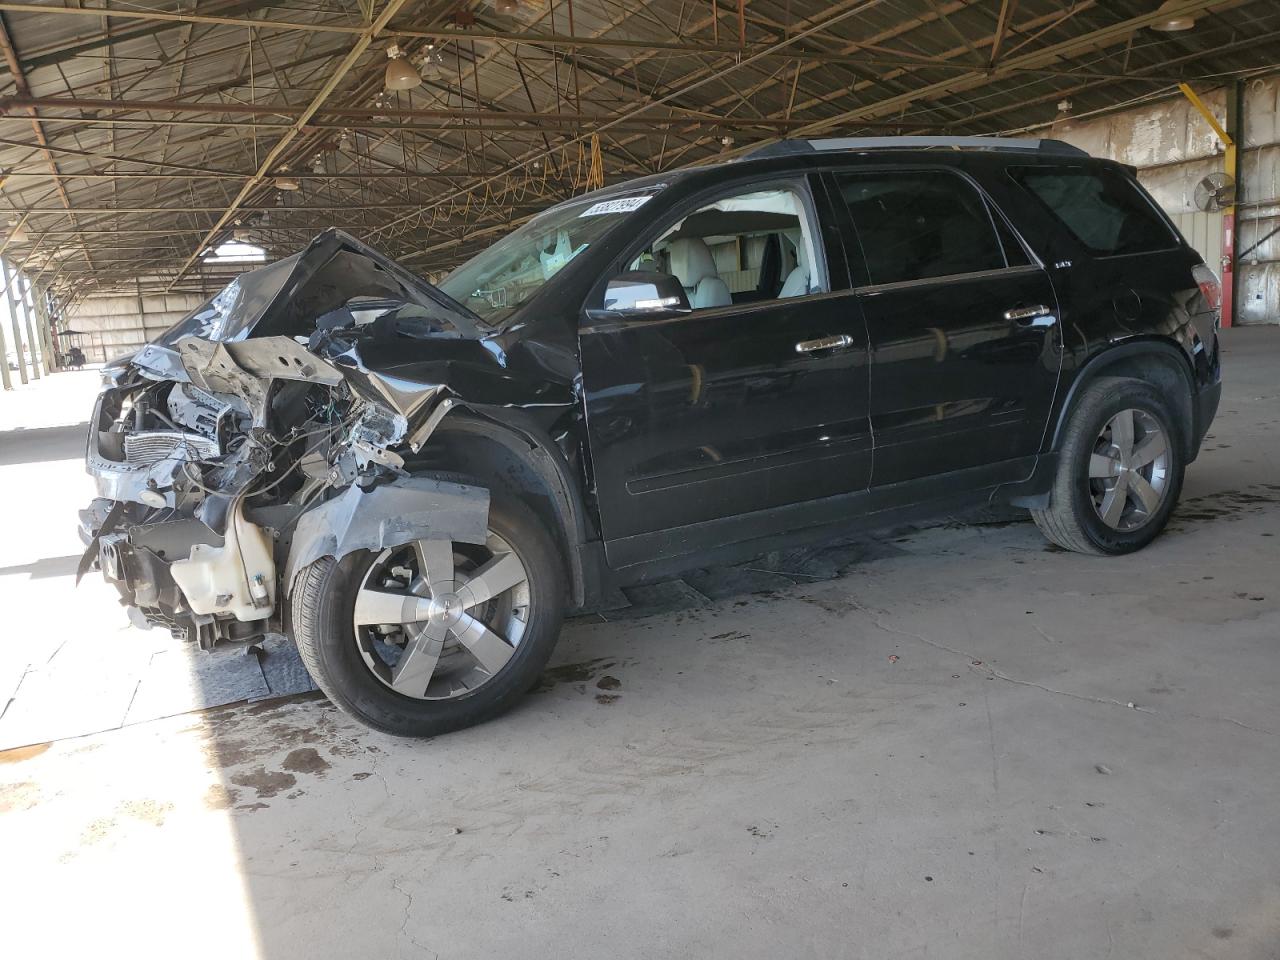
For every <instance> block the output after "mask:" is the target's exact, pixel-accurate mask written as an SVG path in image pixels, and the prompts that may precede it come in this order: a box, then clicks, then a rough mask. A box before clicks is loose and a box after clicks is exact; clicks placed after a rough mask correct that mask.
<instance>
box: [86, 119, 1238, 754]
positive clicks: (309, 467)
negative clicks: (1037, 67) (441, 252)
mask: <svg viewBox="0 0 1280 960" xmlns="http://www.w3.org/2000/svg"><path fill="white" fill-rule="evenodd" d="M1218 300H1219V287H1218V281H1217V278H1216V277H1215V276H1214V274H1213V272H1212V271H1211V270H1210V269H1208V268H1207V267H1206V266H1205V265H1204V264H1203V263H1202V262H1201V259H1200V257H1199V256H1198V255H1197V254H1196V253H1195V252H1194V251H1193V250H1192V249H1191V248H1190V247H1188V246H1187V244H1186V242H1185V241H1184V240H1183V239H1182V238H1181V237H1180V236H1179V234H1178V231H1177V230H1176V229H1175V228H1174V226H1173V225H1172V224H1171V223H1170V221H1169V220H1168V218H1167V217H1165V216H1164V215H1163V214H1162V213H1161V211H1160V210H1159V209H1158V208H1157V207H1156V205H1155V204H1154V203H1153V202H1152V200H1151V198H1150V197H1149V196H1148V195H1147V194H1146V193H1145V192H1144V191H1143V190H1142V188H1141V187H1140V186H1139V185H1138V184H1137V182H1136V181H1135V179H1134V176H1133V171H1132V170H1130V169H1128V168H1126V167H1123V166H1120V165H1118V164H1115V163H1110V162H1106V161H1101V160H1095V159H1092V158H1090V157H1088V156H1087V155H1086V154H1084V153H1082V152H1081V151H1078V150H1076V149H1074V148H1072V147H1069V146H1067V145H1066V144H1062V143H1056V142H1053V141H1046V140H1040V141H1034V140H1032V141H1026V140H995V139H982V138H970V139H958V140H957V139H944V140H937V139H929V138H899V139H893V140H827V141H790V142H784V143H781V144H777V145H774V146H771V147H767V148H764V149H762V150H759V151H757V152H756V153H754V154H751V155H749V156H747V157H745V158H743V159H741V160H737V161H734V162H730V163H721V164H716V165H712V166H703V167H695V168H691V169H686V170H679V171H672V172H670V173H665V174H661V175H659V176H655V177H649V178H646V179H643V180H635V181H632V182H629V183H626V184H622V185H619V186H616V187H611V188H609V189H607V190H601V191H598V192H596V193H592V194H589V195H587V196H583V197H579V198H576V199H573V200H570V201H567V202H565V203H562V204H560V205H559V206H556V207H553V208H551V209H549V210H547V211H546V212H545V213H542V214H540V215H539V216H537V217H534V218H533V219H531V220H529V221H528V222H527V223H525V224H524V225H523V226H521V227H520V228H519V229H517V230H515V231H514V232H512V233H511V234H509V235H508V236H506V237H505V238H504V239H502V240H500V241H498V242H497V243H495V244H494V245H493V246H492V247H490V248H489V249H487V250H485V251H484V252H483V253H481V254H479V255H478V256H476V257H475V258H473V259H472V260H470V261H469V262H467V263H465V264H464V265H462V266H461V267H459V268H458V269H456V270H454V271H453V272H452V273H450V274H449V275H448V276H447V277H446V278H445V279H444V280H443V281H441V282H440V284H439V286H433V285H431V284H429V283H427V282H426V281H424V280H422V279H421V278H420V277H418V276H416V275H415V274H413V273H411V272H409V271H407V270H405V269H404V268H403V267H402V266H400V265H399V264H397V263H394V262H392V261H390V260H388V259H386V258H385V257H383V256H381V255H380V254H378V253H377V252H375V251H373V250H371V249H370V248H368V247H366V246H364V245H363V244H361V243H359V242H358V241H356V240H354V239H352V238H351V237H349V236H346V235H345V234H342V233H339V232H336V231H330V232H328V233H325V234H322V235H321V236H320V237H318V238H317V239H316V240H315V241H313V242H312V244H311V245H310V246H309V247H308V248H307V249H306V250H304V251H303V252H302V253H299V254H295V255H294V256H292V257H288V258H286V259H284V260H281V261H278V262H276V263H274V264H271V265H269V266H265V267H262V268H261V269H258V270H255V271H253V272H250V273H247V274H244V275H243V276H242V277H240V278H239V279H238V280H236V281H235V282H233V283H232V284H231V285H229V286H228V287H227V288H226V289H224V290H223V291H222V292H221V293H219V294H218V295H217V296H216V297H214V298H213V299H212V300H210V301H209V302H208V303H207V304H205V305H204V306H202V307H201V308H200V309H198V310H196V311H195V312H194V313H192V314H191V315H190V316H189V317H187V318H186V319H184V320H183V321H181V322H180V323H179V324H177V325H176V326H175V327H174V328H173V329H171V330H170V331H168V332H167V333H166V334H164V335H163V336H162V337H160V338H159V339H158V340H157V341H156V342H154V343H152V344H149V345H147V346H146V347H144V348H143V349H142V350H140V351H139V352H138V353H136V354H134V355H133V356H131V357H128V358H124V359H122V360H120V361H117V362H115V363H113V364H111V365H109V366H108V368H107V370H106V380H107V384H106V388H105V390H104V391H103V393H102V394H101V396H100V398H99V400H98V404H97V407H96V409H95V411H94V415H93V421H92V424H91V428H90V436H89V449H88V464H89V469H90V472H91V473H92V474H93V475H94V476H95V479H96V481H97V484H98V490H99V495H100V499H98V500H96V501H94V503H93V504H92V505H91V506H90V507H89V508H88V509H87V510H85V511H83V512H82V515H81V518H82V528H83V534H84V536H85V538H86V540H87V541H89V544H90V545H89V549H88V550H87V551H86V554H85V558H84V561H83V564H82V568H83V569H88V568H90V567H92V566H95V565H97V566H100V568H101V569H102V571H103V572H104V574H105V575H106V577H107V578H108V579H109V580H111V581H112V582H113V583H115V584H116V585H117V586H118V587H119V589H120V592H121V595H122V597H123V602H124V603H125V604H126V605H127V606H128V607H129V608H130V615H131V616H132V617H133V618H134V619H135V621H136V622H138V623H140V624H142V623H147V624H153V625H154V624H159V625H162V626H164V627H166V628H168V629H170V630H172V631H174V633H175V635H179V636H183V637H186V638H187V639H190V640H193V641H198V642H200V643H201V644H202V645H204V646H210V645H212V644H213V643H215V642H218V641H220V640H245V639H251V638H254V637H256V636H259V635H261V634H262V633H263V632H265V631H268V630H282V631H285V632H287V633H290V634H291V635H292V636H293V637H294V638H295V639H296V641H297V644H298V647H299V649H300V651H301V653H302V656H303V658H304V660H305V662H306V664H307V666H308V668H309V669H310V670H311V673H312V675H313V677H314V678H315V680H316V682H317V683H318V684H319V686H320V687H321V688H322V689H323V690H324V691H325V692H326V693H327V694H328V695H329V696H330V698H331V699H332V700H333V701H334V702H335V703H337V704H338V705H340V706H341V707H342V708H344V709H345V710H347V711H349V712H351V713H352V714H354V715H355V716H356V717H358V718H360V719H361V720H363V721H364V722H366V723H368V724H370V725H371V726H374V727H377V728H379V729H381V730H385V731H388V732H391V733H396V734H403V735H413V736H425V735H431V734H435V733H439V732H442V731H445V730H448V729H453V728H456V727H459V726H464V725H467V724H470V723H474V722H476V721H478V720H481V719H483V718H485V717H488V716H491V715H493V714H494V713H496V712H497V711H499V710H501V709H502V708H504V707H505V706H507V705H509V704H510V703H511V702H512V700H513V699H514V698H516V697H518V696H519V695H520V694H521V693H522V692H523V691H525V690H527V689H528V688H529V686H530V685H531V684H532V683H533V682H534V680H535V679H536V677H537V675H538V673H539V671H540V670H541V669H542V667H543V665H544V664H545V663H546V661H547V658H548V656H549V655H550V653H551V650H552V647H553V645H554V643H555V640H556V636H557V634H558V632H559V629H560V624H561V620H562V618H563V616H564V614H565V612H566V609H576V610H585V609H592V608H600V607H601V606H603V605H604V604H605V603H607V598H609V597H611V596H614V595H616V593H617V590H618V588H619V587H620V586H623V585H627V584H634V583H637V582H640V581H644V580H652V579H655V578H659V577H663V576H670V575H672V574H673V573H676V572H678V571H680V570H681V569H685V568H690V567H693V566H700V565H705V564H708V563H711V562H721V561H726V560H730V559H733V558H735V557H737V558H740V557H744V556H750V555H754V554H757V553H760V552H762V551H765V550H768V549H772V548H775V547H778V546H781V545H784V544H789V543H794V542H798V541H804V540H810V539H817V538H830V537H832V536H833V535H834V534H836V533H845V532H848V531H851V530H853V529H857V528H864V529H865V528H868V527H880V526H886V525H890V524H895V523H899V522H902V521H904V520H910V519H914V518H922V517H926V516H929V515H936V514H941V513H945V512H949V511H953V510H955V509H957V508H960V507H964V506H966V505H976V504H984V503H989V502H1002V503H1011V504H1015V505H1018V506H1022V507H1026V508H1029V509H1030V510H1031V513H1032V516H1033V517H1034V518H1035V521H1036V523H1037V524H1039V526H1040V529H1041V530H1042V531H1043V532H1044V534H1045V536H1047V537H1048V538H1049V539H1050V540H1052V541H1053V542H1055V543H1057V544H1059V545H1060V546H1063V547H1067V548H1069V549H1072V550H1078V551H1083V552H1087V553H1096V554H1122V553H1127V552H1129V551H1132V550H1137V549H1139V548H1140V547H1142V546H1144V545H1145V544H1147V543H1148V542H1150V541H1151V539H1152V538H1153V537H1155V536H1156V535H1157V534H1158V533H1159V531H1160V530H1161V528H1162V527H1163V526H1164V524H1165V523H1166V521H1167V520H1168V517H1169V514H1170V512H1171V511H1172V510H1173V508H1174V505H1175V503H1176V501H1177V499H1178V493H1179V489H1180V487H1181V484H1182V476H1183V470H1184V468H1185V467H1186V465H1187V464H1188V463H1190V462H1191V461H1192V460H1193V459H1195V456H1196V453H1197V451H1198V449H1199V446H1200V442H1201V439H1202V438H1203V436H1204V434H1205V431H1206V429H1207V428H1208V426H1209V423H1210V422H1211V420H1212V419H1213V416H1214V413H1215V411H1216V408H1217V404H1218V399H1219V394H1220V390H1221V386H1220V374H1219V354H1218V338H1217V333H1216V327H1217V323H1218V314H1217V310H1218Z"/></svg>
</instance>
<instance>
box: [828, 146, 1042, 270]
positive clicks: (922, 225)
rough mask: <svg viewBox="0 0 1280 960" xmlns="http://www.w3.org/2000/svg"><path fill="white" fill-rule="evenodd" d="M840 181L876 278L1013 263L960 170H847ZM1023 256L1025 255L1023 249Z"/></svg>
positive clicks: (839, 176) (987, 212) (988, 214)
mask: <svg viewBox="0 0 1280 960" xmlns="http://www.w3.org/2000/svg"><path fill="white" fill-rule="evenodd" d="M836 181H837V183H838V185H839V189H840V195H841V196H842V197H843V198H844V202H845V204H846V205H847V206H848V208H849V216H850V217H851V218H852V219H853V225H854V227H855V228H856V229H857V232H858V239H859V240H860V241H861V244H862V252H863V255H864V257H865V259H866V264H867V272H868V274H869V275H870V276H869V279H870V282H871V283H872V284H881V283H900V282H903V281H908V280H927V279H930V278H932V277H948V276H954V275H956V274H963V273H978V272H981V271H986V270H1001V269H1003V268H1004V267H1006V266H1008V262H1007V260H1006V257H1005V251H1004V247H1003V245H1002V243H1001V239H1000V237H999V236H998V235H997V233H996V225H995V221H994V220H993V219H992V216H991V212H990V210H988V208H987V202H986V200H984V199H983V197H982V196H981V195H980V194H979V193H978V192H977V191H976V190H974V188H973V187H972V186H971V185H970V184H969V183H968V182H967V181H965V180H964V179H962V178H961V177H959V176H956V175H955V174H952V173H948V172H946V171H941V170H939V171H929V170H921V171H904V172H884V173H845V174H837V175H836ZM1010 239H1011V240H1012V238H1010ZM1013 242H1014V243H1016V241H1013ZM1018 255H1019V256H1020V257H1023V258H1024V259H1025V255H1024V254H1023V253H1022V251H1021V249H1020V248H1019V251H1018Z"/></svg>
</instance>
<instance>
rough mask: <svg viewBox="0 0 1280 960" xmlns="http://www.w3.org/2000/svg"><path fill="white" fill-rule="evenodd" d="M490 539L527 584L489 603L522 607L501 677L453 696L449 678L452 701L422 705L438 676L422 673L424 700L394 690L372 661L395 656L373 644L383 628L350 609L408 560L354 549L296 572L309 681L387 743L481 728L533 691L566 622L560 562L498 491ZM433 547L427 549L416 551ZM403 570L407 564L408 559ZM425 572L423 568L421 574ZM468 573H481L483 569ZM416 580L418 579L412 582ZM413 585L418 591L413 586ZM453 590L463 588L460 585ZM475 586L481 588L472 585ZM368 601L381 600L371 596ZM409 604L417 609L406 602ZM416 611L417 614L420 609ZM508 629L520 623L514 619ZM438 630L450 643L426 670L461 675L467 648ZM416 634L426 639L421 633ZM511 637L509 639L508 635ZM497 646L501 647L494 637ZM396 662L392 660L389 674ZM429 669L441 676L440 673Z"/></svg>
mask: <svg viewBox="0 0 1280 960" xmlns="http://www.w3.org/2000/svg"><path fill="white" fill-rule="evenodd" d="M489 530H490V542H491V544H492V543H494V542H499V541H500V542H501V543H502V546H503V548H504V549H507V548H509V550H510V552H512V553H514V554H515V555H516V556H517V557H518V559H519V561H520V562H521V563H522V564H523V567H524V571H525V572H526V573H527V580H525V581H523V582H522V585H521V586H520V587H518V588H515V587H513V588H511V590H508V591H504V592H503V593H501V594H496V595H495V596H494V597H493V599H491V600H489V601H487V603H488V604H490V605H493V604H498V603H499V602H500V601H501V600H502V599H503V598H504V597H509V596H510V595H512V594H513V593H514V592H516V591H517V590H518V591H521V592H520V597H519V600H520V601H523V602H524V604H525V606H524V608H523V609H524V620H523V622H522V625H521V627H520V631H521V632H520V634H519V638H518V641H517V642H515V644H514V651H513V652H511V653H509V654H506V655H507V656H509V659H507V660H506V662H505V663H504V664H503V665H502V666H501V667H499V668H498V669H496V670H493V671H490V673H489V676H488V679H482V680H481V682H480V683H479V685H478V686H476V685H475V684H474V683H473V684H471V685H470V686H464V687H463V689H462V691H460V692H457V693H454V692H453V689H452V688H453V680H452V675H450V676H449V677H448V683H449V686H450V692H449V693H448V695H447V696H444V697H437V698H435V699H425V698H424V696H425V695H426V694H430V693H431V690H432V688H433V687H434V686H438V685H440V684H441V683H443V682H444V681H442V679H441V677H440V676H439V674H438V672H437V673H434V674H433V673H427V674H426V677H427V679H426V680H425V681H423V680H422V679H421V676H419V677H418V680H419V682H420V683H422V684H425V685H426V686H425V691H424V696H419V695H418V694H417V689H416V688H414V689H413V695H406V694H405V693H404V692H401V691H399V690H397V689H393V686H392V685H391V683H392V680H391V677H394V675H395V669H396V667H395V666H392V667H387V666H386V665H385V664H382V663H380V662H379V660H378V659H377V656H374V655H373V653H372V652H371V648H374V647H376V648H377V650H378V651H382V650H394V649H397V648H396V646H395V644H394V643H386V642H384V643H381V644H380V643H379V642H378V640H377V637H378V631H382V630H385V629H387V628H386V626H378V627H361V626H359V625H357V624H356V622H355V620H356V617H357V615H358V614H359V612H360V610H361V609H369V608H368V607H367V606H363V607H359V606H358V605H357V594H358V593H362V590H368V589H369V588H370V587H371V583H370V580H369V578H370V577H371V576H375V575H376V574H377V573H378V571H380V570H385V569H387V564H392V563H395V562H396V561H395V557H407V554H393V556H392V559H390V560H384V559H382V558H385V557H387V556H388V554H390V553H392V551H383V552H382V553H381V554H378V553H375V552H373V551H368V550H360V551H356V552H354V553H351V554H348V555H347V556H345V557H343V558H341V559H340V560H335V559H334V558H333V557H322V558H321V559H319V560H317V561H316V562H315V563H313V564H311V565H310V566H308V567H306V568H304V569H303V570H302V571H300V572H299V573H298V575H297V578H296V580H295V581H294V587H293V600H292V616H293V627H294V638H295V640H296V642H297V645H298V651H299V653H300V654H301V656H302V661H303V663H304V664H305V665H306V668H307V670H308V672H309V673H310V674H311V677H312V679H313V680H314V681H315V682H316V685H317V686H319V687H320V689H321V690H322V691H323V692H324V693H325V695H326V696H328V698H329V699H330V700H331V701H333V703H334V704H336V705H337V706H338V707H339V708H341V709H342V710H344V711H345V712H347V713H349V714H350V715H351V716H353V717H355V718H356V719H357V720H359V721H361V722H362V723H364V724H367V725H368V726H370V727H372V728H374V729H375V730H380V731H382V732H383V733H389V734H392V735H393V736H399V737H417V738H422V737H433V736H436V735H438V734H442V733H448V732H450V731H453V730H458V729H461V728H463V727H469V726H472V725H474V724H477V723H481V722H482V721H485V720H488V719H490V718H492V717H494V716H496V715H497V714H499V713H501V712H502V711H504V710H506V709H508V708H509V707H510V706H511V705H512V704H513V703H514V702H515V701H516V700H517V699H518V698H519V697H520V696H521V695H522V694H524V693H525V692H526V691H527V690H529V689H530V687H531V686H532V685H533V684H534V683H535V681H536V680H537V678H538V676H539V674H540V673H541V671H542V668H543V667H544V666H545V665H546V663H547V660H548V658H550V656H551V652H552V650H553V649H554V648H555V643H556V639H557V638H558V636H559V633H560V626H561V623H562V621H563V619H564V610H565V596H566V591H567V588H566V578H565V573H564V571H565V563H564V559H563V558H562V557H561V555H560V551H559V550H558V549H557V548H556V545H555V540H554V539H553V538H552V536H551V534H550V533H549V532H548V531H547V529H546V527H545V526H543V524H542V523H541V521H539V520H538V518H537V517H536V516H535V514H534V513H533V512H532V511H531V510H530V509H529V508H528V507H527V506H525V505H524V504H523V503H522V502H520V501H519V500H517V499H516V498H514V497H512V496H509V495H500V494H499V493H498V492H497V491H494V492H493V493H492V494H491V499H490V507H489ZM495 538H497V541H495ZM430 546H431V545H427V544H424V545H423V548H424V549H427V548H429V547H430ZM449 546H450V550H451V551H452V550H463V551H472V552H474V551H476V550H477V549H483V548H476V547H473V546H468V545H464V544H453V545H449ZM396 549H397V550H409V551H414V552H415V556H418V557H419V558H421V557H422V553H421V552H418V550H419V547H418V546H416V545H410V546H408V547H404V548H396ZM454 557H455V559H456V558H457V557H458V554H456V553H455V554H454ZM498 559H499V554H496V553H494V554H492V555H491V557H490V560H491V562H496V561H497V560H498ZM404 562H405V563H406V564H412V563H413V561H412V560H408V559H406V560H405V561H404ZM380 565H381V566H380ZM426 565H427V563H426V561H425V560H424V561H423V564H422V566H426ZM390 569H391V570H393V571H399V572H401V573H402V574H403V576H405V577H408V576H409V574H410V573H412V569H411V567H401V566H392V567H390ZM473 572H475V573H480V572H481V570H479V569H477V570H475V571H473ZM421 575H422V574H421V571H420V570H419V571H418V576H421ZM413 582H414V583H415V584H416V583H418V581H417V580H416V579H415V580H414V581H413ZM459 582H460V583H461V582H462V581H461V579H460V580H459ZM476 582H478V581H474V580H473V581H472V583H476ZM384 583H385V581H384ZM466 589H467V585H466V584H465V583H464V584H463V585H462V586H460V587H458V588H457V591H456V596H462V595H463V593H464V591H465V590H466ZM371 592H372V593H374V594H377V595H379V596H381V591H380V590H378V589H373V590H372V591H371ZM409 592H412V591H409ZM419 592H421V593H424V594H426V593H429V594H430V596H429V597H428V598H427V600H423V601H420V602H422V603H426V602H428V601H429V602H430V603H431V604H432V605H433V610H435V608H436V607H441V609H445V608H447V606H448V604H447V601H441V603H440V604H437V603H436V601H435V599H433V598H434V597H435V591H434V590H431V589H429V588H425V587H419ZM397 596H400V594H397ZM409 602H411V603H413V602H418V601H415V600H414V599H413V598H412V597H411V598H410V600H409ZM362 603H363V596H362ZM461 606H462V604H461V602H458V604H457V607H455V609H459V608H461ZM480 606H481V607H483V606H484V605H483V604H481V605H480ZM414 609H415V610H416V611H417V610H420V609H421V608H418V607H415V608H414ZM468 609H472V608H468ZM475 609H480V607H477V608H475ZM435 616H436V613H434V612H433V613H432V614H431V617H435ZM441 616H447V614H441ZM415 619H416V618H415ZM472 619H477V618H472ZM432 622H434V621H431V620H427V621H422V622H420V623H408V624H405V625H404V627H403V630H404V634H403V636H404V637H406V638H407V637H408V635H409V633H410V631H413V630H419V629H422V625H423V623H432ZM509 622H511V623H521V621H519V620H518V619H512V620H511V621H509ZM387 623H388V624H391V623H392V621H391V620H388V621H387ZM438 626H440V627H441V630H442V632H443V630H448V631H449V632H448V633H446V634H445V636H446V637H448V638H449V639H446V640H443V641H442V642H443V644H444V648H443V650H444V652H443V653H439V652H438V651H437V655H438V657H439V660H438V661H436V660H432V661H430V662H431V663H432V664H437V663H444V662H445V661H446V660H447V659H448V658H450V657H452V658H453V659H452V661H451V662H455V663H457V664H460V665H462V666H465V665H466V658H467V657H469V656H471V651H470V648H469V647H468V648H467V649H466V650H463V649H462V647H463V643H462V641H461V639H460V634H458V633H454V632H452V628H451V627H448V626H447V625H445V624H441V625H438ZM463 632H464V633H465V632H467V631H463ZM421 635H422V636H424V637H425V636H426V631H425V629H424V630H423V632H422V634H421ZM511 636H513V637H514V636H515V634H514V632H513V633H512V634H511ZM384 639H385V638H384ZM499 639H505V638H502V637H501V636H500V635H499ZM451 641H452V644H453V646H452V648H451V647H450V642H451ZM424 642H425V641H424ZM507 645H508V646H511V645H512V644H511V643H508V644H507ZM399 649H401V653H400V655H399V656H400V657H404V655H405V654H404V652H403V651H404V650H407V649H409V642H408V640H407V639H406V642H405V643H404V646H403V647H401V648H399ZM381 655H382V654H381V653H379V654H378V656H381ZM473 659H475V658H473ZM399 662H400V661H399V660H397V661H396V666H398V665H399ZM430 669H434V670H436V671H439V670H440V667H439V666H434V667H432V668H430ZM459 669H460V668H459ZM470 670H471V672H470V673H468V674H467V676H468V677H475V676H480V677H482V678H483V677H484V665H483V662H482V661H481V660H479V659H475V662H474V663H473V664H472V665H471V668H470ZM388 674H389V675H390V677H389V676H388Z"/></svg>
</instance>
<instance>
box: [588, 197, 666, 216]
mask: <svg viewBox="0 0 1280 960" xmlns="http://www.w3.org/2000/svg"><path fill="white" fill-rule="evenodd" d="M648 202H649V197H648V196H643V197H619V198H618V199H617V200H601V201H600V202H599V203H593V204H592V205H591V206H589V207H587V209H585V210H583V211H582V212H581V213H580V214H578V216H579V217H600V216H603V215H604V214H606V213H630V212H631V211H632V210H639V209H640V208H641V207H643V206H644V205H645V204H646V203H648Z"/></svg>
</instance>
